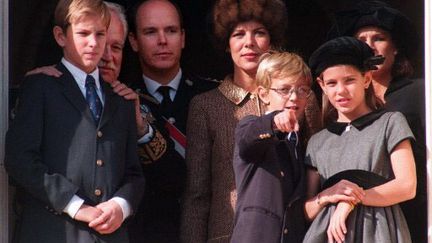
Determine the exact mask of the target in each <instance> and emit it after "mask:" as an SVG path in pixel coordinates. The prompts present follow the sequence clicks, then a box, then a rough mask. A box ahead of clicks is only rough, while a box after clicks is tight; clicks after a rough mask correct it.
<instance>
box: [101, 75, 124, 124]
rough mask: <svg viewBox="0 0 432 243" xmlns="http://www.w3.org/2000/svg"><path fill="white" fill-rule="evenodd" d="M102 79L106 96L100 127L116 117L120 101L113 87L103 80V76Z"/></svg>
mask: <svg viewBox="0 0 432 243" xmlns="http://www.w3.org/2000/svg"><path fill="white" fill-rule="evenodd" d="M100 77H101V79H100V81H101V82H100V83H101V87H102V92H103V93H104V94H105V104H104V107H103V111H102V117H101V120H100V122H99V127H103V126H104V125H105V124H106V123H107V122H108V121H109V120H110V119H111V118H112V117H113V116H114V114H115V112H116V110H117V108H118V105H119V102H120V100H119V99H118V97H116V93H114V91H113V90H112V88H111V86H110V85H109V84H108V83H107V82H105V81H104V80H103V79H102V76H100ZM122 99H123V98H122Z"/></svg>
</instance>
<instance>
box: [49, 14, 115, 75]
mask: <svg viewBox="0 0 432 243" xmlns="http://www.w3.org/2000/svg"><path fill="white" fill-rule="evenodd" d="M56 28H57V30H56ZM56 31H57V32H56ZM106 32H107V27H106V26H105V25H104V23H103V21H102V19H101V18H100V17H98V16H96V15H86V16H83V17H82V18H80V19H78V20H76V21H75V22H74V23H72V24H71V25H70V26H69V27H67V30H66V33H64V32H63V31H62V30H61V29H60V27H58V26H56V27H55V28H54V35H55V37H56V41H57V43H58V44H59V45H60V46H61V47H63V55H64V57H65V59H66V60H68V61H69V62H71V63H72V64H74V65H75V66H77V67H78V68H80V69H81V70H83V71H84V72H86V73H90V72H92V71H94V69H95V68H96V66H97V64H98V62H99V60H100V59H101V57H102V54H103V52H104V48H105V42H106Z"/></svg>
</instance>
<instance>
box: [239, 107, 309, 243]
mask: <svg viewBox="0 0 432 243" xmlns="http://www.w3.org/2000/svg"><path fill="white" fill-rule="evenodd" d="M277 113H278V112H273V113H270V114H268V115H265V116H262V117H257V116H247V117H245V118H244V119H242V120H241V121H240V122H239V124H238V126H237V128H236V148H235V152H234V173H235V180H236V187H237V193H238V194H237V195H238V200H237V206H236V213H235V222H234V224H235V225H234V232H233V235H232V237H231V242H232V243H242V242H244V243H254V242H256V243H277V242H289V243H295V242H301V241H302V239H303V236H304V233H305V218H304V213H303V212H304V210H303V203H304V196H305V174H304V167H303V160H302V156H301V157H299V158H297V156H300V155H301V154H300V153H299V154H296V153H297V152H296V151H295V150H296V146H295V144H292V142H290V141H288V140H286V138H285V137H286V134H282V133H280V132H276V131H274V130H273V129H272V123H273V118H274V116H275V115H276V114H277ZM294 143H295V142H294Z"/></svg>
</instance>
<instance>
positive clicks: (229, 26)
mask: <svg viewBox="0 0 432 243" xmlns="http://www.w3.org/2000/svg"><path fill="white" fill-rule="evenodd" d="M251 20H255V21H258V22H260V23H262V24H263V25H264V26H265V27H266V28H267V30H268V31H269V33H270V42H271V45H272V47H273V48H280V47H282V46H283V44H284V42H285V41H284V39H285V38H284V37H285V31H286V26H287V10H286V7H285V4H284V3H283V2H282V1H281V0H218V1H217V2H216V3H215V5H214V8H213V16H212V22H213V35H214V43H215V45H216V47H218V48H220V49H222V50H224V49H226V48H227V46H228V40H229V36H230V35H231V33H232V31H233V30H234V28H235V27H236V26H237V25H238V24H239V23H241V22H247V21H251Z"/></svg>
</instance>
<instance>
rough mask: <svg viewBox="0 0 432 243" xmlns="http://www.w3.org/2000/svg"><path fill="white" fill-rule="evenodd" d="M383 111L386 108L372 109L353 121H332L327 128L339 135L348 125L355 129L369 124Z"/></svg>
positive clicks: (360, 128)
mask: <svg viewBox="0 0 432 243" xmlns="http://www.w3.org/2000/svg"><path fill="white" fill-rule="evenodd" d="M385 112H386V110H384V109H379V110H376V111H372V112H369V113H368V114H366V115H363V116H361V117H359V118H357V119H355V120H354V121H351V122H350V123H348V122H332V123H330V124H329V125H328V127H327V129H328V130H329V131H330V132H332V133H335V134H337V135H341V134H342V133H343V132H344V131H345V129H346V127H347V126H349V125H352V126H353V127H355V128H357V130H362V129H363V128H365V127H367V126H369V125H370V124H372V123H373V122H374V121H376V120H377V119H378V118H380V117H381V116H382V115H383V114H384V113H385Z"/></svg>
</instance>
